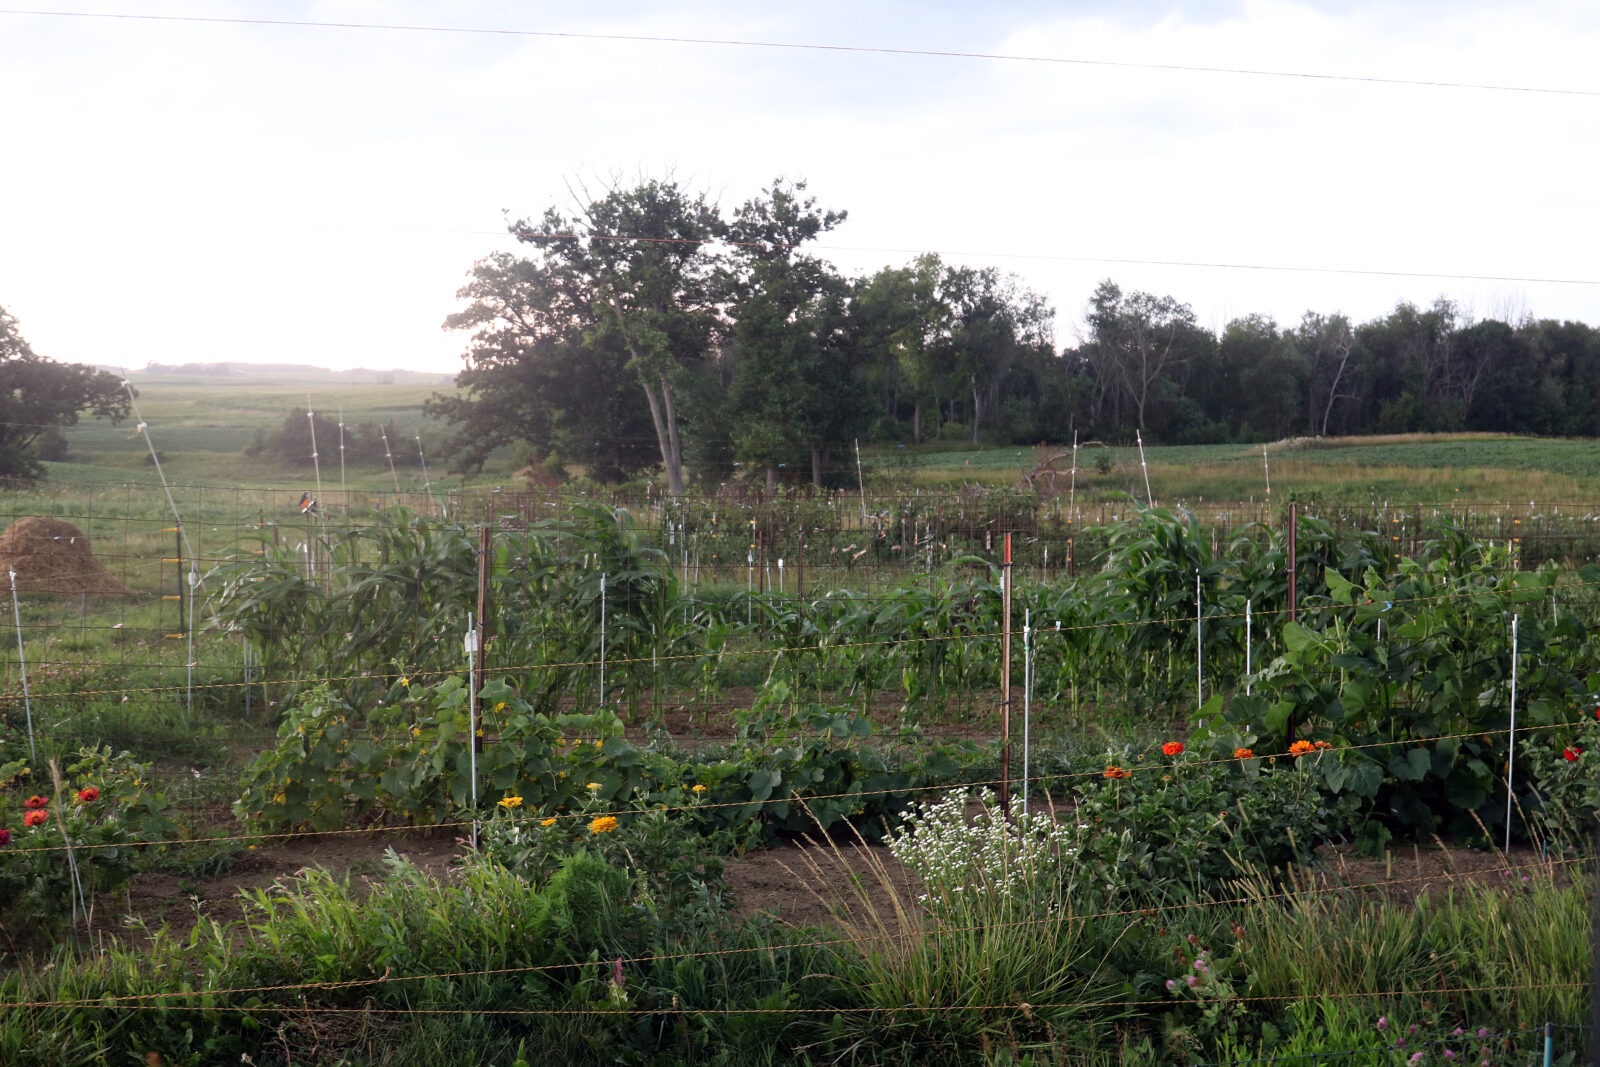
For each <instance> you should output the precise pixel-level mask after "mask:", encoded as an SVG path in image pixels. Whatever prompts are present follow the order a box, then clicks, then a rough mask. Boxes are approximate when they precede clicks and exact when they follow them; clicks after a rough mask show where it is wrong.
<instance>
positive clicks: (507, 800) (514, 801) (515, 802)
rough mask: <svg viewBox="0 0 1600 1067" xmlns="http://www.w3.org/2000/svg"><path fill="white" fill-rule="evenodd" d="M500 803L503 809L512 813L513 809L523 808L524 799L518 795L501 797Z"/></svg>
mask: <svg viewBox="0 0 1600 1067" xmlns="http://www.w3.org/2000/svg"><path fill="white" fill-rule="evenodd" d="M499 803H500V806H501V807H502V808H505V809H506V810H507V811H510V810H511V809H512V808H520V807H522V798H521V797H519V796H516V795H512V796H509V797H501V798H500V801H499Z"/></svg>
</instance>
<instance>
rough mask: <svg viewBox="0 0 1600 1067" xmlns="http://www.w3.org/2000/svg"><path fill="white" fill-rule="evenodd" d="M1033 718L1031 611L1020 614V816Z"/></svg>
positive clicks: (1025, 803)
mask: <svg viewBox="0 0 1600 1067" xmlns="http://www.w3.org/2000/svg"><path fill="white" fill-rule="evenodd" d="M1032 718H1033V609H1032V608H1027V609H1024V610H1023V612H1022V814H1024V815H1026V814H1028V780H1029V774H1028V764H1029V759H1028V757H1029V754H1030V741H1031V732H1030V730H1029V727H1030V725H1031V723H1032Z"/></svg>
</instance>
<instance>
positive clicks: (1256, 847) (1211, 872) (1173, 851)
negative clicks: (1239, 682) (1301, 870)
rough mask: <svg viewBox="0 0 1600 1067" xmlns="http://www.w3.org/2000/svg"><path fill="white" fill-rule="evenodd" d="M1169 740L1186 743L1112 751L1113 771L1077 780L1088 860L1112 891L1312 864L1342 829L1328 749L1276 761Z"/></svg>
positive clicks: (1159, 888) (1189, 890)
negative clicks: (1159, 749)
mask: <svg viewBox="0 0 1600 1067" xmlns="http://www.w3.org/2000/svg"><path fill="white" fill-rule="evenodd" d="M1168 745H1169V747H1172V748H1174V749H1175V750H1176V751H1174V752H1173V754H1171V755H1166V754H1163V755H1162V756H1161V757H1160V758H1159V759H1157V758H1151V759H1145V758H1144V757H1143V754H1142V753H1140V752H1138V751H1136V750H1134V749H1133V748H1131V747H1127V746H1124V747H1121V748H1116V749H1112V750H1111V751H1110V752H1108V753H1107V754H1106V757H1105V767H1106V769H1105V771H1104V772H1103V773H1101V774H1099V775H1094V776H1090V777H1087V778H1082V779H1079V780H1077V781H1075V782H1074V783H1073V792H1074V796H1075V798H1076V801H1077V806H1076V808H1075V809H1074V816H1073V817H1074V818H1075V819H1076V820H1077V821H1078V822H1079V823H1080V824H1082V825H1083V826H1084V827H1085V830H1086V836H1085V838H1084V848H1083V851H1082V853H1081V854H1080V856H1079V858H1078V864H1079V865H1080V867H1082V868H1084V869H1085V870H1088V871H1093V872H1094V875H1093V877H1092V879H1090V880H1089V881H1088V883H1087V884H1091V885H1096V886H1104V887H1105V888H1106V890H1107V893H1108V896H1109V897H1110V898H1111V899H1117V898H1120V897H1124V896H1128V895H1131V896H1134V897H1138V898H1148V897H1150V896H1151V895H1152V894H1153V895H1156V896H1165V897H1176V898H1185V897H1188V898H1195V897H1199V896H1203V895H1204V894H1206V893H1208V892H1211V891H1214V890H1216V889H1217V888H1219V887H1220V886H1221V885H1223V884H1224V883H1225V882H1227V881H1228V880H1231V879H1233V878H1237V877H1239V876H1240V875H1241V874H1242V873H1244V872H1247V871H1272V870H1278V869H1282V868H1284V867H1285V866H1287V865H1289V864H1291V863H1296V862H1305V861H1307V860H1309V859H1310V857H1311V855H1312V853H1313V852H1314V850H1315V849H1316V847H1317V846H1318V845H1319V844H1320V843H1322V842H1323V841H1324V840H1326V839H1327V838H1328V837H1329V836H1331V835H1332V834H1333V833H1334V832H1335V831H1336V830H1337V829H1339V823H1338V817H1337V813H1336V812H1335V811H1334V810H1332V809H1330V807H1329V805H1328V804H1327V803H1326V802H1325V801H1324V798H1323V794H1322V791H1321V786H1322V781H1321V777H1320V776H1319V775H1318V774H1317V772H1316V764H1317V763H1318V762H1319V761H1320V760H1322V759H1324V758H1326V757H1327V756H1328V753H1326V752H1324V751H1320V750H1318V751H1315V752H1313V753H1312V754H1309V755H1307V756H1305V757H1301V758H1288V757H1285V758H1281V759H1275V758H1270V757H1269V758H1260V757H1256V756H1255V755H1253V754H1251V753H1249V752H1248V751H1247V750H1243V749H1241V750H1239V752H1238V755H1237V756H1234V755H1233V754H1231V753H1230V754H1229V756H1223V755H1222V754H1221V753H1220V752H1218V753H1216V754H1215V755H1214V756H1207V755H1206V754H1203V753H1201V752H1198V751H1195V750H1193V749H1190V748H1187V747H1185V746H1183V745H1181V744H1178V743H1176V742H1169V743H1168Z"/></svg>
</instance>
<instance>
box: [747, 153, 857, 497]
mask: <svg viewBox="0 0 1600 1067" xmlns="http://www.w3.org/2000/svg"><path fill="white" fill-rule="evenodd" d="M805 188H806V187H805V183H804V182H793V183H789V182H782V181H776V182H774V183H773V184H772V186H771V188H770V189H768V190H766V192H765V193H764V195H763V196H761V197H758V198H757V199H754V200H751V201H749V202H747V203H745V204H744V205H743V206H742V207H740V208H739V209H738V211H737V212H735V214H734V217H733V220H732V221H731V222H730V224H729V226H728V237H729V239H730V241H731V242H732V243H733V246H734V249H735V251H734V253H733V258H734V262H735V264H736V272H735V274H734V276H733V278H732V279H731V286H730V288H731V290H732V292H733V294H734V302H733V306H732V308H731V309H730V312H729V314H730V316H731V317H732V319H733V331H732V337H733V348H734V358H735V360H736V370H735V373H734V378H733V384H732V390H731V396H730V400H731V403H730V404H729V405H728V416H729V419H730V421H731V422H732V424H733V425H732V436H733V443H734V449H735V453H736V454H737V455H738V457H739V459H740V460H741V461H743V462H747V463H751V464H755V465H758V466H763V467H765V468H766V470H767V482H768V486H769V488H771V487H772V486H773V483H774V481H775V477H776V467H777V465H778V464H779V463H780V462H782V461H784V460H785V459H795V458H798V457H800V456H808V457H809V459H810V461H811V479H812V482H813V484H815V485H817V486H819V487H820V486H821V485H822V484H823V475H824V472H825V470H826V468H827V459H828V450H829V448H830V447H832V446H834V445H838V444H842V443H843V442H845V441H847V440H848V439H849V435H850V433H851V432H852V431H859V428H860V426H861V423H862V422H863V421H864V420H863V416H864V415H865V410H866V409H865V407H864V406H863V404H862V403H861V395H862V391H861V390H860V389H857V388H854V387H853V383H852V381H851V378H852V373H851V371H852V368H851V367H850V366H849V362H848V352H847V348H846V346H845V344H844V319H845V293H846V291H847V290H846V285H845V282H844V280H843V279H842V278H840V277H839V276H838V275H837V274H836V273H834V271H833V269H832V268H831V267H830V266H829V265H828V264H827V263H825V262H823V261H822V260H819V259H817V258H815V257H814V256H811V255H808V254H806V253H804V252H803V251H801V248H802V246H803V245H804V244H805V243H806V242H807V241H810V240H813V239H814V238H816V237H817V236H818V235H820V234H823V233H826V232H827V231H829V230H831V229H833V228H834V227H835V226H837V225H838V224H839V223H841V222H843V221H844V218H845V215H844V213H843V212H834V211H822V210H820V209H818V208H817V206H816V201H815V199H814V198H811V197H807V196H805V195H804V194H805Z"/></svg>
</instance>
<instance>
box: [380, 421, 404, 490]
mask: <svg viewBox="0 0 1600 1067" xmlns="http://www.w3.org/2000/svg"><path fill="white" fill-rule="evenodd" d="M378 436H379V437H381V438H383V457H384V458H385V459H387V460H388V461H389V477H391V478H393V479H394V502H395V504H396V505H399V503H400V475H399V474H397V473H396V472H395V469H394V453H393V452H391V451H389V430H388V428H387V427H385V426H379V427H378Z"/></svg>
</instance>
